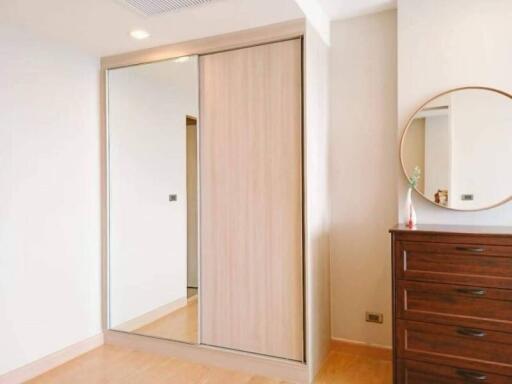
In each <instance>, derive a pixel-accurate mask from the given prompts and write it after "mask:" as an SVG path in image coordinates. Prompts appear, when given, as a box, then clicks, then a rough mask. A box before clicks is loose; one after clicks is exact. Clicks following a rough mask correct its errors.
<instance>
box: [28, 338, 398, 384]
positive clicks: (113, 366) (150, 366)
mask: <svg viewBox="0 0 512 384" xmlns="http://www.w3.org/2000/svg"><path fill="white" fill-rule="evenodd" d="M29 383H31V384H71V383H72V384H85V383H86V384H121V383H122V384H148V383H149V384H163V383H165V384H169V383H172V384H228V383H229V384H278V383H279V384H285V382H283V381H280V380H275V379H269V378H264V377H259V376H254V375H250V374H246V373H241V372H235V371H230V370H226V369H221V368H215V367H208V366H205V365H201V364H196V363H191V362H187V361H183V360H180V359H175V358H170V357H164V356H159V355H153V354H150V353H145V352H137V351H133V350H129V349H126V348H121V347H116V346H112V345H105V346H102V347H100V348H98V349H95V350H93V351H91V352H89V353H87V354H85V355H82V356H80V357H78V358H77V359H74V360H72V361H70V362H68V363H66V364H63V365H61V366H60V367H57V368H55V369H53V370H51V371H49V372H47V373H45V374H43V375H41V376H39V377H37V378H35V379H33V380H31V381H29ZM315 383H316V384H331V383H333V384H334V383H336V384H391V361H390V360H388V359H387V358H385V357H384V358H383V357H382V356H381V354H375V356H372V355H371V354H368V353H366V352H364V351H362V350H361V349H360V348H357V347H355V348H351V347H348V348H340V347H336V348H335V349H334V350H333V351H331V352H330V354H329V356H328V358H327V360H326V363H325V365H324V367H323V368H322V370H321V371H320V373H319V374H318V377H317V380H316V381H315Z"/></svg>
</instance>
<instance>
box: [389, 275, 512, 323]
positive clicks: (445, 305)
mask: <svg viewBox="0 0 512 384" xmlns="http://www.w3.org/2000/svg"><path fill="white" fill-rule="evenodd" d="M396 311H397V313H396V315H397V317H399V318H401V319H407V320H418V321H426V322H434V323H442V324H452V325H464V326H468V327H477V328H478V327H482V328H485V329H489V330H497V331H504V332H512V291H510V290H505V289H496V288H482V287H473V286H464V285H452V284H436V283H422V282H415V281H406V280H399V281H398V282H397V285H396Z"/></svg>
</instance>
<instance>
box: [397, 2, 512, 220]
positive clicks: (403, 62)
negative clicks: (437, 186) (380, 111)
mask: <svg viewBox="0 0 512 384" xmlns="http://www.w3.org/2000/svg"><path fill="white" fill-rule="evenodd" d="M510 20H512V2H511V1H510V0H450V1H446V0H428V1H425V0H398V74H399V76H398V118H399V128H398V130H399V133H400V134H401V132H402V130H403V129H404V127H405V124H406V122H407V119H408V117H409V115H410V114H412V113H413V112H414V110H415V109H416V108H417V107H419V106H420V105H421V104H422V103H423V102H424V101H425V100H427V99H428V98H430V97H432V96H434V95H435V94H438V93H440V92H442V91H445V90H448V89H451V88H456V87H460V86H466V85H484V86H490V87H494V88H499V89H502V90H504V91H507V92H509V93H510V92H512V76H511V75H510V69H511V68H512V49H511V47H512V23H510ZM398 184H399V186H400V189H399V193H398V195H397V201H398V204H399V209H400V219H401V221H404V216H405V209H404V207H403V204H404V201H405V178H404V177H403V176H402V175H400V177H399V179H398ZM414 201H415V204H416V209H417V214H418V221H419V223H432V224H434V223H440V224H468V225H471V224H479V225H485V224H488V225H510V222H511V220H512V204H510V203H509V204H507V205H504V206H502V207H499V208H495V209H492V210H489V211H483V212H453V211H448V210H446V209H443V208H439V207H435V206H434V205H432V204H430V203H428V202H426V201H424V199H422V198H420V197H419V196H418V195H415V197H414Z"/></svg>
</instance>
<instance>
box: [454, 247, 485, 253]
mask: <svg viewBox="0 0 512 384" xmlns="http://www.w3.org/2000/svg"><path fill="white" fill-rule="evenodd" d="M455 249H456V250H457V251H462V252H473V253H482V252H485V248H481V247H455Z"/></svg>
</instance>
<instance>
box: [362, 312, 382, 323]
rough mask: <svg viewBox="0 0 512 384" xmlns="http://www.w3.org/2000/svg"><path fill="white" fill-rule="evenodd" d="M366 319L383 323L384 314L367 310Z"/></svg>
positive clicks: (370, 321)
mask: <svg viewBox="0 0 512 384" xmlns="http://www.w3.org/2000/svg"><path fill="white" fill-rule="evenodd" d="M366 321H367V322H369V323H377V324H382V323H383V322H384V315H383V314H382V313H377V312H366Z"/></svg>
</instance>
